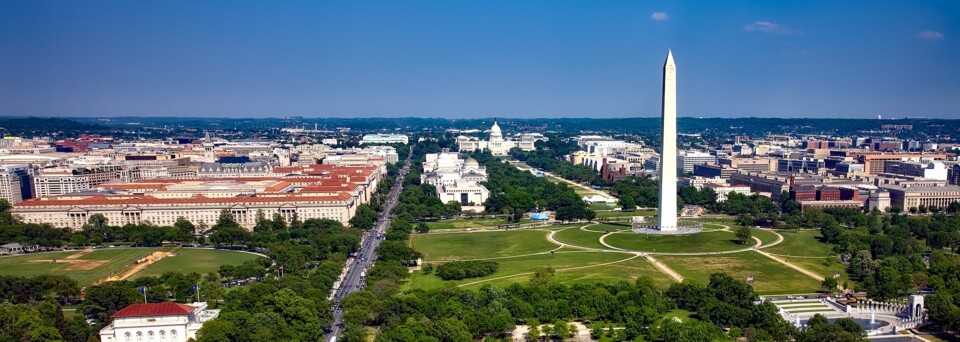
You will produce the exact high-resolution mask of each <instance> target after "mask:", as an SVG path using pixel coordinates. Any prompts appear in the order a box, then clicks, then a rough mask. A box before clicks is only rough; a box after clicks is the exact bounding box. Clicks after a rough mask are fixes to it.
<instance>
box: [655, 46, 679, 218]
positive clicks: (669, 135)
mask: <svg viewBox="0 0 960 342" xmlns="http://www.w3.org/2000/svg"><path fill="white" fill-rule="evenodd" d="M661 115H662V120H663V125H662V126H661V127H662V131H661V136H662V138H663V144H662V146H663V147H662V149H663V151H662V152H661V154H660V162H661V163H662V165H660V208H659V209H660V210H659V211H658V221H659V222H657V223H658V224H657V226H658V227H659V229H660V230H661V231H668V232H669V231H676V230H677V65H676V64H675V63H674V62H673V52H672V51H667V61H666V62H665V63H664V64H663V107H662V111H661Z"/></svg>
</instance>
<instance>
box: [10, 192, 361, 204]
mask: <svg viewBox="0 0 960 342" xmlns="http://www.w3.org/2000/svg"><path fill="white" fill-rule="evenodd" d="M350 197H351V195H350V194H349V193H346V192H344V193H339V194H337V195H333V196H298V195H296V194H285V193H282V194H274V195H270V194H263V195H260V196H254V197H227V198H210V197H206V196H203V195H196V196H194V197H190V198H156V197H153V196H125V195H118V196H109V197H107V196H100V195H96V196H90V197H87V198H81V199H59V198H56V197H52V198H47V199H43V198H32V199H29V200H26V201H23V202H20V203H17V204H16V207H42V206H53V205H77V206H83V205H108V204H113V205H138V204H175V203H186V204H194V203H196V204H202V203H269V202H279V203H282V202H306V201H317V202H329V201H345V200H348V199H350Z"/></svg>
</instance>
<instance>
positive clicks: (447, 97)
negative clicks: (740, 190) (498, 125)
mask: <svg viewBox="0 0 960 342" xmlns="http://www.w3.org/2000/svg"><path fill="white" fill-rule="evenodd" d="M0 6H2V7H0V8H2V10H0V13H2V14H0V19H2V20H0V21H2V22H3V24H0V44H2V45H4V46H6V47H9V48H10V51H15V52H14V53H9V54H4V55H3V56H0V76H2V77H0V80H2V81H0V115H4V116H31V115H36V116H85V117H95V116H171V117H190V116H192V117H196V116H211V117H284V116H294V115H301V116H306V117H387V118H390V117H444V118H488V117H505V118H546V117H593V118H605V117H617V118H623V117H656V116H657V114H658V112H659V108H658V107H659V84H658V82H655V81H652V80H654V79H657V73H658V72H659V70H658V69H657V68H652V67H649V66H650V65H656V64H657V63H658V61H659V60H660V58H661V57H662V53H663V52H664V51H666V50H667V48H668V47H672V48H673V49H674V51H678V52H680V53H681V55H682V56H683V57H682V60H681V61H679V62H680V63H682V64H684V65H685V68H686V69H689V70H690V72H689V73H687V74H685V75H683V76H681V78H680V80H679V81H680V82H679V83H680V84H681V88H680V89H679V91H682V92H683V93H684V94H687V96H688V97H689V98H691V99H695V100H694V101H690V102H689V103H687V104H685V105H684V106H681V107H680V108H678V113H677V114H678V116H679V117H725V118H726V117H782V118H792V117H793V118H801V117H803V118H806V117H809V118H832V117H843V118H863V119H873V118H876V117H877V115H883V117H885V118H886V117H897V118H903V117H914V118H919V117H926V118H956V117H958V116H960V115H958V113H957V112H956V109H955V108H957V107H958V106H957V105H958V101H960V100H957V99H956V98H955V96H953V94H956V93H958V92H960V66H957V65H956V63H951V62H952V61H954V60H957V59H958V57H960V46H958V45H957V43H956V42H955V39H953V37H954V35H953V32H956V25H957V24H955V23H951V22H950V21H949V20H948V19H949V18H950V17H951V15H952V14H956V13H958V12H960V11H958V5H957V4H955V3H952V2H947V1H928V2H922V3H915V2H906V1H898V2H889V3H884V4H878V5H874V6H870V7H864V6H857V5H853V4H833V3H831V2H826V1H818V2H809V3H804V4H790V5H783V4H767V3H760V2H754V3H749V4H742V5H738V6H734V7H735V8H729V6H730V5H720V4H708V5H702V4H699V3H696V4H695V3H692V2H687V3H644V4H639V3H629V2H611V3H604V4H584V3H545V2H531V3H522V4H517V3H498V2H494V3H484V4H477V3H458V4H450V3H438V2H423V3H412V4H404V5H402V6H400V5H397V4H391V3H387V2H380V3H368V4H302V5H300V6H294V5H289V6H287V7H276V6H271V5H262V4H255V3H230V6H229V7H228V6H227V5H226V3H207V4H186V3H165V4H136V3H122V2H97V3H66V4H64V3H56V4H54V3H45V2H26V3H15V2H10V3H4V4H2V5H0ZM692 75H696V77H694V76H692Z"/></svg>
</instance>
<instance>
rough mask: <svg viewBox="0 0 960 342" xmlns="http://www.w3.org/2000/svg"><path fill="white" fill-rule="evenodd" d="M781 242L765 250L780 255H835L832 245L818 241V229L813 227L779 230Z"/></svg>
mask: <svg viewBox="0 0 960 342" xmlns="http://www.w3.org/2000/svg"><path fill="white" fill-rule="evenodd" d="M779 234H780V235H782V236H783V242H781V243H779V244H777V245H776V246H773V247H770V248H767V249H765V251H767V252H769V253H772V254H776V255H780V256H785V257H786V256H802V257H826V256H832V255H836V253H834V252H833V246H831V245H830V244H828V243H824V242H821V241H820V231H819V230H815V229H808V230H799V231H780V232H779Z"/></svg>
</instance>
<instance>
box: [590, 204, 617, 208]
mask: <svg viewBox="0 0 960 342" xmlns="http://www.w3.org/2000/svg"><path fill="white" fill-rule="evenodd" d="M619 207H620V206H619V205H617V204H616V203H591V204H590V209H593V210H612V209H614V208H619Z"/></svg>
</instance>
